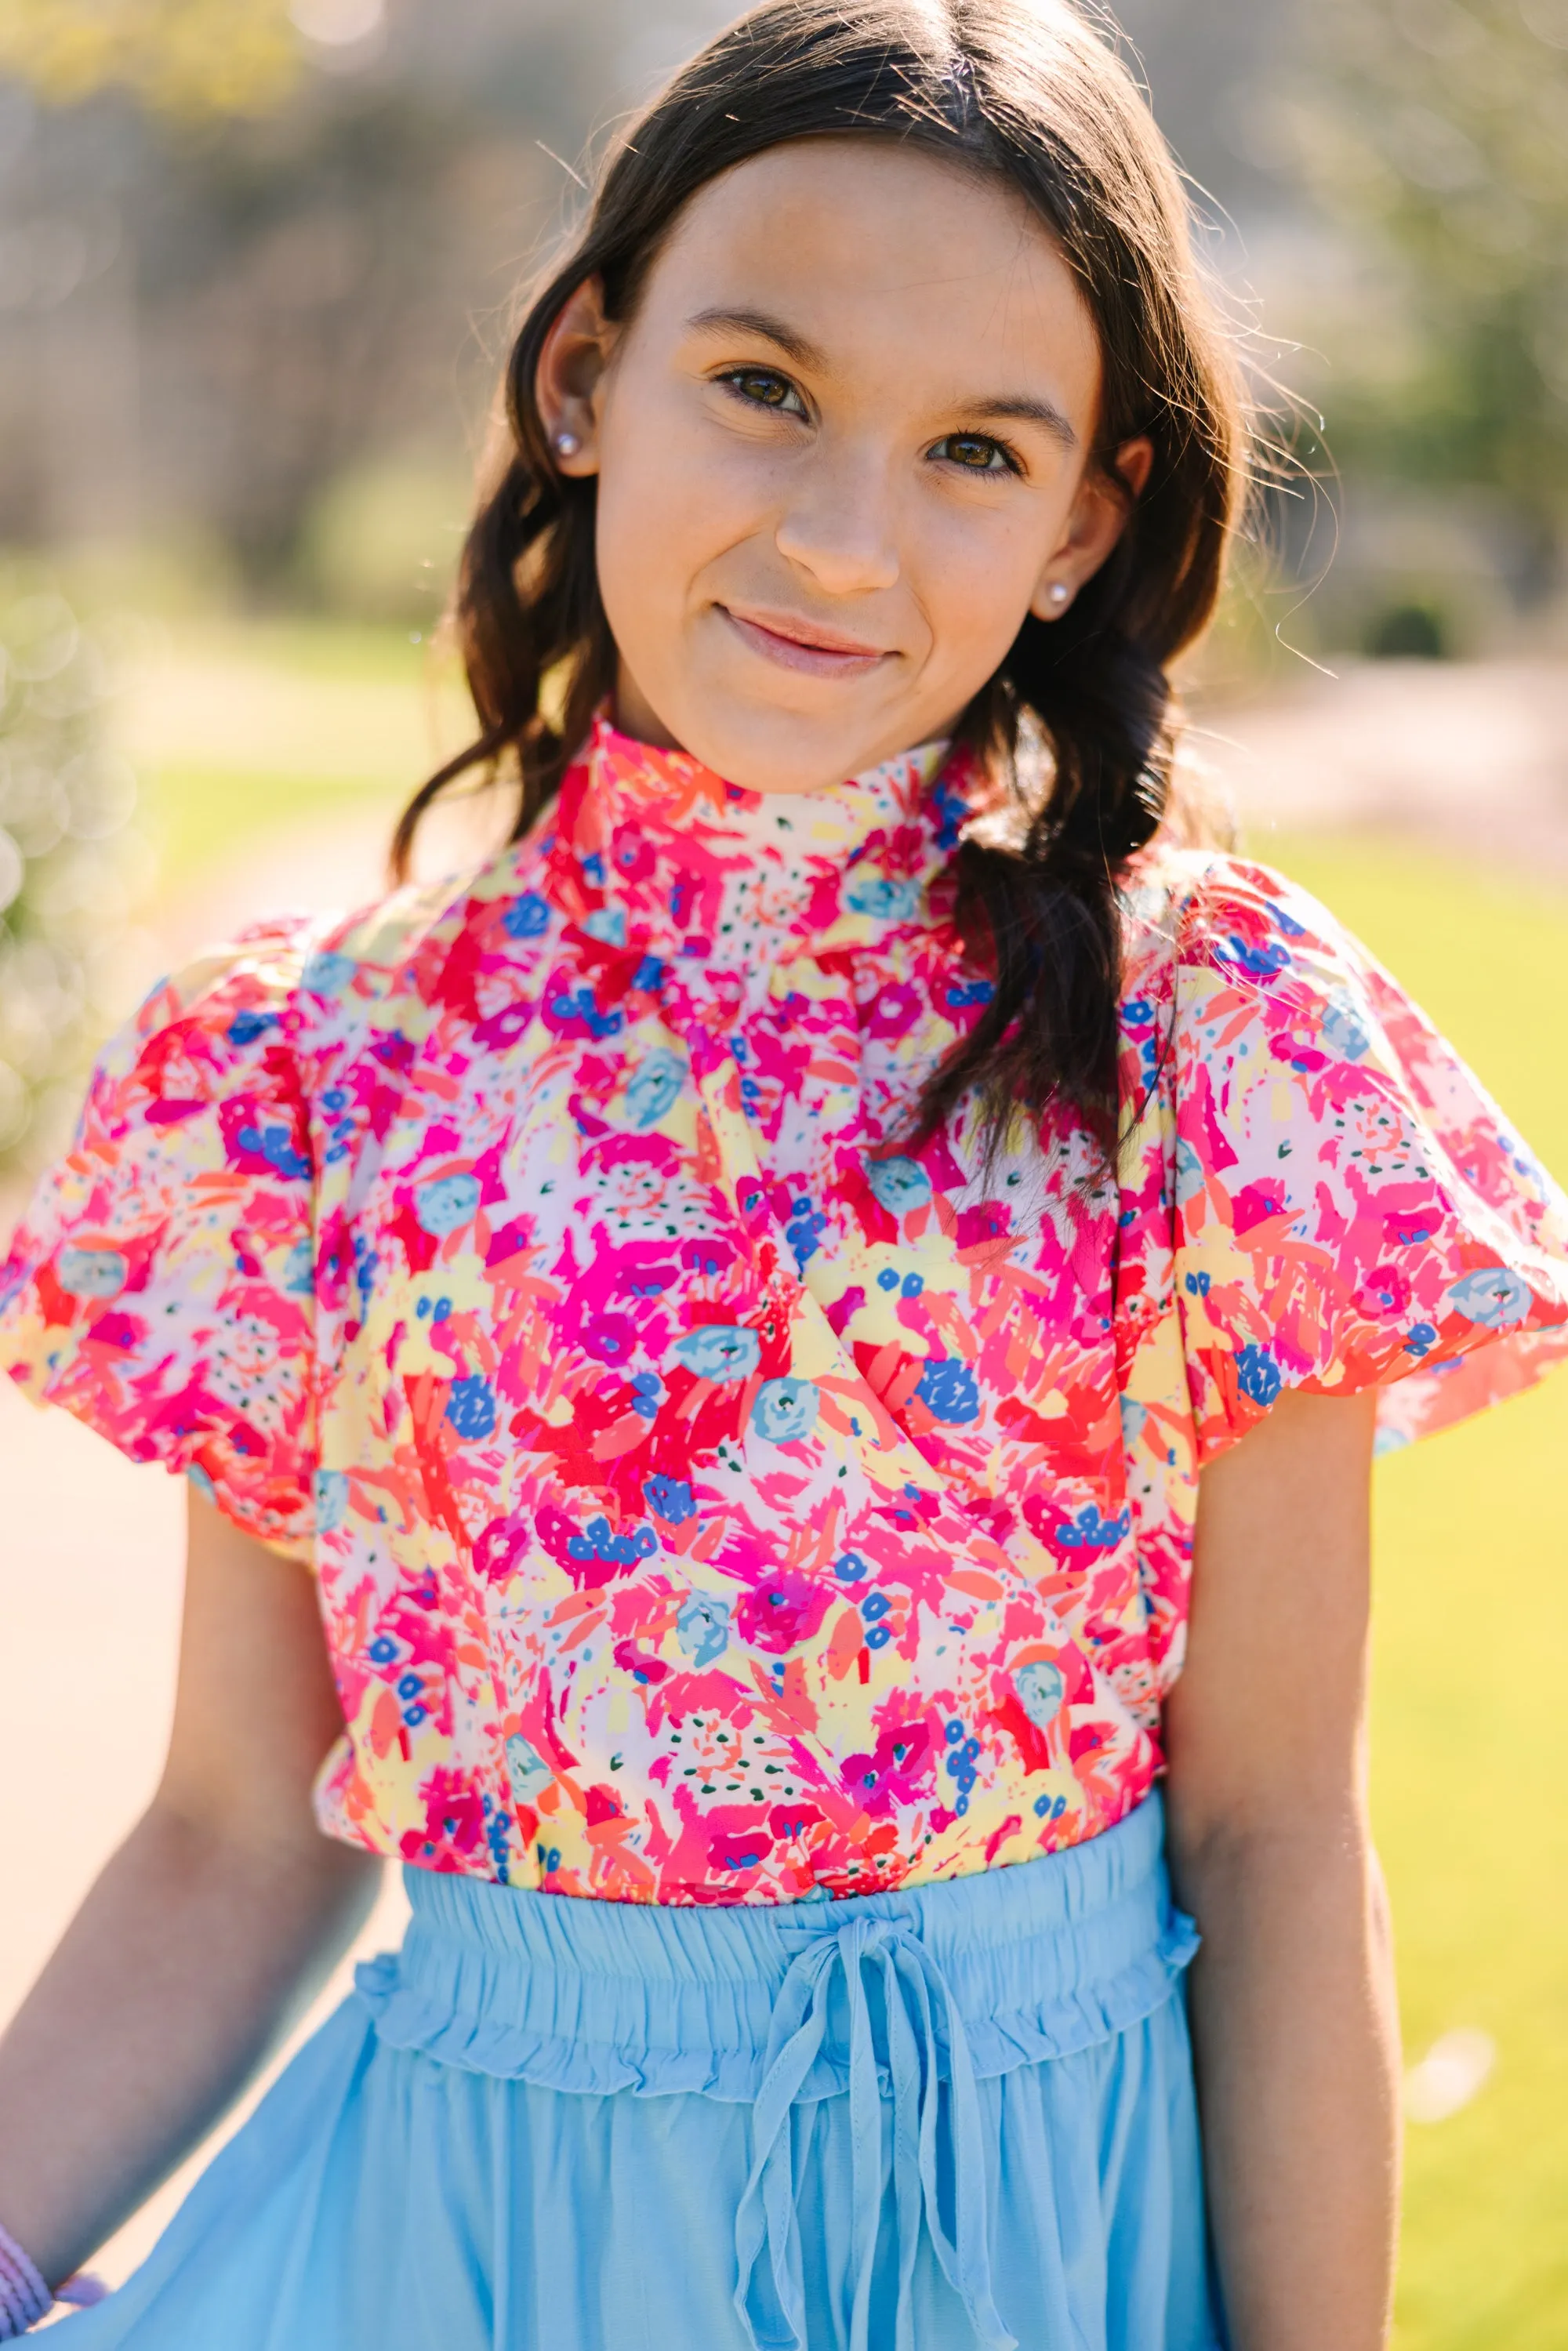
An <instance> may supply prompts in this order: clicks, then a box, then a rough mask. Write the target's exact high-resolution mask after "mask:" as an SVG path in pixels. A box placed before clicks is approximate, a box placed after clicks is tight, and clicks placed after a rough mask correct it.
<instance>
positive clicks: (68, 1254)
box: [0, 922, 315, 1555]
mask: <svg viewBox="0 0 1568 2351" xmlns="http://www.w3.org/2000/svg"><path fill="white" fill-rule="evenodd" d="M311 943H312V941H311V936H310V926H308V925H306V924H305V923H303V922H298V923H288V924H282V925H274V926H268V927H267V928H266V929H265V930H260V931H256V932H253V933H251V934H249V935H247V936H246V939H245V940H243V941H242V942H241V943H240V944H239V945H238V946H235V947H233V948H230V949H227V950H225V952H224V953H223V954H222V955H221V956H214V957H211V958H209V959H207V960H206V961H204V962H203V963H201V964H198V965H197V966H195V967H193V968H192V969H190V970H188V971H186V972H184V973H183V974H182V975H180V977H177V978H175V979H173V980H170V981H166V982H165V983H164V984H163V985H162V987H158V988H156V989H155V990H154V991H153V993H152V996H151V997H150V998H148V1000H147V1002H146V1003H145V1004H144V1005H143V1006H142V1008H141V1011H140V1012H139V1013H138V1014H137V1015H136V1016H135V1018H134V1019H132V1020H131V1021H130V1022H129V1023H128V1024H127V1026H126V1027H125V1029H122V1030H121V1032H120V1035H119V1036H118V1037H117V1038H116V1039H115V1040H114V1041H113V1042H112V1044H111V1045H110V1047H109V1049H108V1050H107V1051H106V1052H105V1054H104V1056H103V1059H102V1061H100V1062H99V1066H98V1069H97V1071H95V1073H94V1076H93V1080H92V1083H91V1085H90V1087H89V1092H88V1096H87V1101H86V1103H85V1106H84V1108H83V1111H82V1115H81V1121H80V1123H79V1125H78V1130H77V1134H76V1139H75V1142H74V1144H73V1145H72V1147H71V1149H70V1151H69V1152H68V1154H67V1155H66V1157H65V1158H64V1159H63V1160H62V1161H61V1163H60V1164H59V1165H58V1166H57V1167H56V1168H55V1169H54V1171H53V1172H52V1173H51V1174H50V1175H48V1176H47V1178H46V1180H45V1182H44V1183H43V1185H42V1186H41V1187H40V1189H39V1192H38V1194H37V1196H36V1198H35V1200H34V1202H33V1204H32V1207H31V1208H30V1209H29V1211H28V1213H27V1216H26V1218H25V1220H24V1222H23V1224H22V1226H21V1228H20V1229H19V1231H18V1232H17V1234H16V1239H15V1242H14V1244H13V1247H12V1251H11V1255H10V1258H9V1259H8V1261H7V1263H6V1264H5V1268H4V1270H0V1367H3V1368H4V1369H5V1371H7V1372H8V1373H9V1374H10V1376H11V1377H12V1378H13V1379H14V1380H15V1381H16V1384H18V1386H19V1387H20V1388H21V1389H22V1391H23V1393H24V1395H27V1396H28V1397H29V1398H30V1399H31V1400H32V1401H34V1402H35V1403H38V1404H46V1403H48V1404H59V1405H65V1407H66V1408H67V1410H68V1411H69V1412H71V1413H73V1414H75V1415H76V1416H77V1417H78V1419H80V1420H83V1421H85V1422H87V1423H88V1424H89V1426H91V1427H93V1428H96V1429H98V1430H99V1432H100V1433H101V1434H102V1435H103V1436H105V1437H108V1438H109V1439H110V1442H111V1443H113V1444H114V1445H116V1446H118V1447H120V1451H121V1452H123V1453H126V1454H128V1455H129V1456H130V1457H131V1459H132V1460H136V1461H160V1462H162V1463H163V1465H164V1466H165V1467H166V1468H170V1469H172V1470H177V1471H182V1472H183V1473H185V1474H187V1475H189V1476H190V1477H192V1478H193V1479H194V1480H195V1481H196V1483H197V1484H198V1485H199V1486H200V1487H201V1488H202V1489H203V1490H204V1491H205V1492H208V1493H209V1494H210V1495H211V1497H212V1499H214V1501H215V1502H216V1503H217V1505H218V1507H219V1508H220V1509H221V1510H223V1511H224V1512H225V1515H226V1516H227V1517H229V1518H230V1519H232V1520H234V1521H235V1524H236V1525H237V1526H239V1527H242V1528H243V1529H245V1531H246V1532H247V1533H251V1534H255V1535H258V1536H260V1537H261V1538H263V1539H264V1540H265V1541H268V1542H272V1543H275V1544H278V1545H280V1546H281V1547H283V1548H286V1549H288V1550H291V1551H294V1552H298V1553H299V1554H301V1555H303V1554H304V1553H306V1552H308V1548H309V1543H310V1537H311V1528H312V1513H311V1491H312V1474H313V1469H314V1452H315V1414H314V1404H313V1380H312V1363H313V1353H314V1348H313V1326H314V1314H313V1296H314V1247H313V1241H312V1224H313V1218H312V1202H313V1194H314V1183H313V1166H312V1153H311V1144H310V1129H309V1119H308V1109H307V1103H306V1099H305V1092H304V1088H303V1086H302V1083H301V1079H300V1063H299V1058H298V1051H297V1044H298V1024H299V1011H298V984H299V979H300V976H301V971H302V967H303V965H304V962H305V959H306V956H307V955H308V952H309V948H310V946H311Z"/></svg>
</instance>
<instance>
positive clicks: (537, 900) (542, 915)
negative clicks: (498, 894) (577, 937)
mask: <svg viewBox="0 0 1568 2351" xmlns="http://www.w3.org/2000/svg"><path fill="white" fill-rule="evenodd" d="M501 928H502V929H503V930H504V931H505V932H506V934H507V937H508V938H509V939H542V938H543V936H544V935H545V933H546V932H547V931H548V930H549V901H548V900H547V899H544V898H541V897H540V896H539V893H538V891H537V890H525V891H524V892H523V893H522V895H521V896H520V897H518V898H514V899H513V901H512V903H511V904H510V905H509V906H508V907H507V911H506V913H505V914H503V915H502V917H501Z"/></svg>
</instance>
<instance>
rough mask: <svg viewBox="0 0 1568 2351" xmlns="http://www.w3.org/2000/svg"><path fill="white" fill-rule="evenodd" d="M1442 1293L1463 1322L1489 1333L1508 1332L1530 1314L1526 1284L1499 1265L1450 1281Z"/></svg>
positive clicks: (1528, 1291) (1486, 1267)
mask: <svg viewBox="0 0 1568 2351" xmlns="http://www.w3.org/2000/svg"><path fill="white" fill-rule="evenodd" d="M1444 1294H1445V1296H1446V1297H1447V1298H1448V1302H1449V1304H1450V1305H1451V1306H1453V1307H1456V1308H1457V1309H1458V1311H1459V1313H1461V1314H1462V1315H1463V1316H1464V1317H1465V1319H1466V1321H1467V1322H1479V1323H1481V1324H1483V1325H1484V1327H1485V1328H1486V1329H1487V1330H1489V1331H1507V1330H1511V1328H1512V1326H1513V1324H1514V1323H1516V1322H1524V1321H1525V1319H1526V1317H1527V1316H1528V1315H1529V1312H1530V1290H1529V1287H1528V1285H1527V1284H1526V1283H1524V1282H1522V1281H1521V1280H1520V1278H1519V1276H1518V1274H1517V1273H1510V1272H1509V1271H1508V1270H1506V1268H1505V1267H1503V1266H1500V1265H1497V1266H1491V1265H1489V1266H1485V1267H1483V1268H1482V1270H1480V1272H1479V1273H1467V1274H1466V1275H1465V1277H1464V1280H1462V1281H1455V1282H1450V1283H1449V1285H1448V1290H1447V1291H1446V1292H1445V1293H1444Z"/></svg>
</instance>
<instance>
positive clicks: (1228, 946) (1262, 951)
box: [1219, 931, 1291, 979]
mask: <svg viewBox="0 0 1568 2351" xmlns="http://www.w3.org/2000/svg"><path fill="white" fill-rule="evenodd" d="M1219 953H1220V954H1221V955H1222V956H1223V957H1224V959H1225V961H1226V962H1227V963H1234V964H1239V966H1240V967H1241V969H1242V970H1243V971H1245V972H1248V973H1249V974H1250V976H1251V977H1252V978H1254V979H1272V978H1273V977H1274V975H1275V974H1276V972H1281V971H1283V970H1284V968H1285V967H1286V965H1287V964H1288V963H1289V962H1290V960H1291V950H1290V948H1289V947H1284V946H1266V947H1255V946H1251V945H1250V944H1249V941H1248V940H1246V939H1244V938H1242V937H1241V936H1240V935H1239V933H1237V932H1234V931H1233V932H1232V933H1231V935H1230V936H1229V937H1228V939H1226V940H1224V941H1222V942H1221V943H1220V946H1219Z"/></svg>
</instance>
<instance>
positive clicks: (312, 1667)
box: [0, 1497, 380, 2285]
mask: <svg viewBox="0 0 1568 2351" xmlns="http://www.w3.org/2000/svg"><path fill="white" fill-rule="evenodd" d="M341 1728H342V1718H341V1715H340V1711H339V1707H338V1700H337V1695H336V1693H335V1691H334V1689H333V1687H332V1680H331V1675H330V1671H329V1666H328V1661H327V1652H326V1644H325V1642H324V1640H323V1638H322V1634H321V1625H320V1619H319V1614H318V1613H317V1606H316V1596H315V1593H314V1590H313V1589H312V1586H311V1583H310V1578H309V1576H308V1573H306V1571H305V1570H304V1569H303V1568H301V1567H299V1566H298V1565H297V1564H296V1563H295V1562H292V1561H290V1560H286V1559H283V1558H280V1557H278V1556H277V1553H275V1552H269V1551H267V1549H266V1548H265V1547H264V1546H263V1545H262V1544H260V1543H258V1542H255V1541H252V1540H251V1539H250V1538H249V1537H248V1536H246V1535H242V1534H240V1533H238V1532H237V1531H235V1529H234V1528H233V1527H231V1526H230V1525H229V1524H228V1523H227V1522H226V1520H224V1519H222V1518H220V1517H219V1515H218V1513H217V1512H216V1511H215V1510H214V1509H213V1508H212V1507H211V1506H210V1505H209V1504H207V1503H205V1502H203V1501H201V1500H199V1499H196V1498H194V1497H193V1499H192V1503H191V1513H190V1563H189V1568H188V1572H187V1577H186V1587H185V1611H184V1625H183V1635H182V1646H181V1657H180V1678H179V1687H178V1693H177V1696H176V1698H175V1708H174V1727H173V1733H172V1739H171V1741H170V1747H169V1756H168V1761H167V1763H166V1765H165V1768H164V1772H163V1777H162V1782H161V1783H160V1786H159V1789H158V1792H157V1794H156V1795H155V1796H154V1798H153V1800H152V1803H151V1805H150V1806H149V1807H148V1810H147V1812H146V1813H144V1814H143V1816H142V1818H141V1821H140V1822H139V1823H138V1824H137V1826H136V1827H135V1828H134V1829H133V1830H132V1832H131V1835H130V1836H129V1837H128V1838H127V1840H126V1842H125V1844H123V1845H122V1846H121V1847H120V1851H119V1852H118V1853H117V1854H116V1855H114V1857H113V1859H112V1860H111V1861H110V1863H109V1864H108V1865H107V1867H106V1868H105V1869H104V1871H103V1873H102V1875H101V1876H99V1879H98V1882H97V1884H96V1885H95V1886H93V1889H92V1891H91V1893H90V1894H89V1896H88V1897H87V1899H86V1901H85V1902H84V1903H83V1904H82V1907H81V1908H80V1910H79V1911H78V1913H77V1916H76V1917H75V1918H74V1919H73V1920H72V1922H71V1925H70V1926H69V1928H68V1929H67V1931H66V1934H65V1936H64V1938H63V1939H62V1941H61V1942H60V1944H59V1946H58V1948H57V1950H56V1951H55V1953H54V1955H53V1957H52V1958H51V1959H50V1960H49V1962H48V1964H47V1967H46V1968H45V1970H44V1972H43V1974H42V1975H41V1976H40V1977H39V1979H38V1981H37V1984H36V1985H35V1987H34V1989H33V1991H32V1992H31V1993H30V1994H29V1996H28V1998H27V2000H26V2002H25V2004H24V2006H23V2007H22V2009H21V2011H20V2012H19V2013H18V2015H17V2017H16V2022H14V2024H13V2025H12V2027H11V2029H10V2031H9V2032H8V2033H7V2034H6V2035H5V2040H4V2042H0V2221H3V2222H4V2224H5V2227H6V2228H7V2229H9V2231H11V2233H12V2235H13V2236H14V2237H15V2238H16V2240H17V2241H18V2242H20V2243H21V2244H22V2245H23V2246H25V2247H26V2250H27V2252H29V2253H30V2254H31V2255H32V2257H33V2259H34V2261H35V2262H37V2266H38V2268H39V2269H40V2270H41V2271H42V2272H43V2273H44V2276H45V2277H46V2278H47V2280H48V2282H49V2283H50V2284H52V2285H57V2284H58V2283H60V2282H61V2281H62V2280H63V2279H65V2278H66V2277H68V2275H69V2274H70V2273H71V2272H72V2271H74V2270H75V2269H77V2268H78V2267H79V2265H80V2264H81V2262H84V2261H85V2260H86V2259H87V2258H88V2256H89V2254H90V2253H91V2252H92V2251H93V2250H94V2248H95V2247H96V2246H98V2245H99V2244H101V2243H102V2241H103V2240H104V2239H105V2238H106V2237H107V2236H109V2235H110V2234H111V2233H112V2231H114V2230H115V2229H116V2228H118V2227H119V2225H120V2222H121V2221H122V2220H125V2219H126V2218H127V2217H128V2216H129V2214H130V2213H131V2212H132V2211H134V2210H135V2209H136V2207H137V2206H138V2205H139V2204H141V2202H143V2201H144V2199H146V2198H147V2197H148V2196H150V2195H151V2194H152V2190H153V2189H155V2188H156V2187H157V2186H158V2184H159V2182H160V2181H161V2180H162V2179H164V2178H166V2177H167V2175H168V2174H169V2172H170V2171H172V2169H173V2168H175V2166H176V2165H177V2164H179V2163H180V2162H181V2160H182V2159H183V2158H184V2156H185V2155H187V2154H188V2153H189V2152H190V2150H191V2148H192V2147H194V2146H195V2145H196V2144H197V2143H198V2142H199V2140H200V2139H201V2138H202V2137H204V2134H205V2133H206V2131H207V2130H209V2129H210V2128H211V2126H212V2125H213V2124H214V2122H216V2121H217V2119H218V2117H219V2116H221V2115H222V2114H223V2112H224V2111H225V2108H226V2107H227V2106H228V2105H231V2104H232V2103H233V2101H234V2099H235V2097H236V2096H237V2095H239V2093H240V2091H241V2090H242V2089H243V2088H244V2087H245V2085H246V2081H247V2080H248V2079H249V2078H250V2077H251V2075H252V2074H254V2073H255V2072H256V2068H257V2067H258V2065H260V2064H261V2063H262V2062H263V2060H264V2059H265V2057H266V2056H267V2052H268V2050H269V2048H271V2047H272V2046H273V2045H274V2044H275V2043H276V2042H277V2038H278V2036H279V2034H280V2033H281V2032H284V2031H285V2030H286V2029H287V2024H288V2022H289V2021H290V2019H291V2017H292V2016H293V2015H294V2014H295V2013H297V2012H298V2007H299V2005H300V2004H301V2002H302V2001H304V2000H305V1999H307V1998H308V1996H309V1995H310V1993H311V1992H313V1991H314V1990H315V1988H316V1986H317V1985H318V1983H319V1980H320V1979H321V1978H322V1976H323V1975H324V1974H326V1972H327V1971H328V1970H329V1968H330V1967H331V1965H332V1963H333V1961H334V1960H335V1959H337V1958H338V1956H339V1955H340V1952H341V1951H342V1949H344V1948H345V1946H346V1945H347V1944H348V1942H349V1941H350V1938H352V1936H353V1934H354V1931H355V1929H356V1928H357V1927H358V1925H359V1923H360V1921H361V1919H362V1917H363V1916H364V1914H365V1912H366V1910H367V1909H368V1908H369V1907H370V1903H371V1899H372V1897H373V1896H374V1893H375V1886H376V1879H377V1876H378V1874H379V1869H380V1865H379V1864H378V1863H376V1862H374V1861H372V1860H371V1858H370V1857H369V1856H368V1855H363V1854H356V1853H353V1852H351V1851H350V1849H349V1848H348V1847H347V1846H344V1845H337V1844H330V1843H329V1841H328V1840H327V1839H326V1838H325V1837H323V1836H322V1835H320V1834H319V1832H318V1830H317V1829H316V1827H315V1824H314V1822H313V1820H312V1817H311V1812H310V1802H309V1791H310V1782H311V1780H312V1778H313V1777H314V1775H315V1772H316V1769H317V1767H318V1765H319V1763H320V1761H321V1760H322V1758H323V1756H324V1755H325V1754H326V1752H327V1750H328V1748H329V1746H330V1745H331V1743H332V1740H333V1739H334V1738H335V1737H336V1736H337V1734H338V1732H339V1731H340V1729H341Z"/></svg>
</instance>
